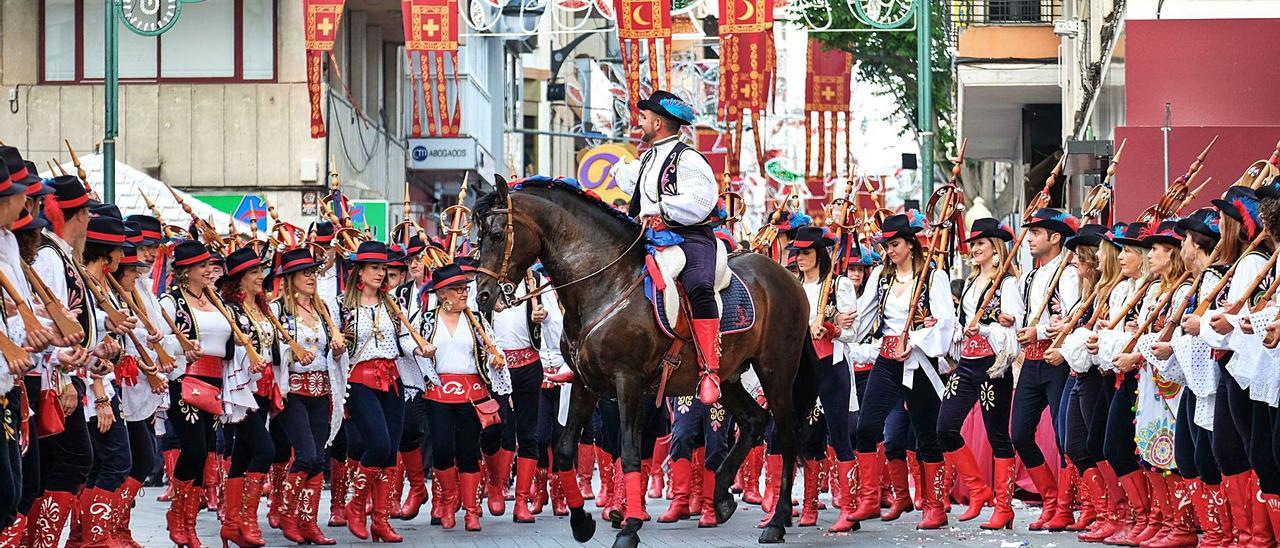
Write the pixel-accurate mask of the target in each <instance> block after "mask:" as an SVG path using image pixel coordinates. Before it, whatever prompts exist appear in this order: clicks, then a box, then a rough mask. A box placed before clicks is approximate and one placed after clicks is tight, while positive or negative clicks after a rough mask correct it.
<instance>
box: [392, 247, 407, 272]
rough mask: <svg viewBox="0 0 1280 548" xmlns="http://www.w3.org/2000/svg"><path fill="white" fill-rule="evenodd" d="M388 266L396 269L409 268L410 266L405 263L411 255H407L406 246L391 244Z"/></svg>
mask: <svg viewBox="0 0 1280 548" xmlns="http://www.w3.org/2000/svg"><path fill="white" fill-rule="evenodd" d="M387 259H389V260H388V261H387V266H394V267H396V268H408V267H409V265H408V264H405V261H407V260H408V259H409V254H408V253H405V251H404V246H402V245H400V244H391V245H389V246H387Z"/></svg>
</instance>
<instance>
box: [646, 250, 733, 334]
mask: <svg viewBox="0 0 1280 548" xmlns="http://www.w3.org/2000/svg"><path fill="white" fill-rule="evenodd" d="M717 248H718V252H717V253H716V285H715V288H716V305H717V306H718V307H719V309H720V333H722V334H726V335H727V334H732V333H741V332H743V331H747V330H749V329H751V328H752V326H754V325H755V323H756V308H755V302H754V301H753V300H752V298H751V292H750V291H749V290H748V289H747V284H746V283H744V282H743V281H742V279H741V278H739V277H738V275H737V274H735V273H734V272H733V271H732V270H730V269H729V258H728V251H727V250H726V249H725V248H724V246H722V245H721V246H717ZM652 257H653V259H654V262H655V263H656V264H657V271H658V272H657V273H656V275H658V276H660V277H661V278H662V281H661V282H660V283H655V281H654V280H653V276H654V275H655V273H654V272H653V270H650V271H649V272H648V274H647V275H646V276H645V281H644V291H645V297H647V298H648V299H649V302H650V303H652V304H653V314H654V317H655V318H656V319H657V320H658V326H659V327H661V328H662V332H663V333H664V334H666V336H668V337H671V338H676V329H675V322H674V320H675V319H676V318H678V317H679V314H680V306H681V302H682V301H683V296H682V295H681V292H680V289H679V286H678V285H677V284H676V281H675V279H676V277H678V276H679V275H680V272H681V271H682V270H683V269H684V264H685V256H684V251H683V250H681V249H680V248H679V247H678V246H670V247H665V248H660V249H658V250H657V251H656V252H655V253H654V254H653V255H652ZM659 287H661V288H662V289H658V288H659Z"/></svg>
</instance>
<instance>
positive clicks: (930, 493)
mask: <svg viewBox="0 0 1280 548" xmlns="http://www.w3.org/2000/svg"><path fill="white" fill-rule="evenodd" d="M920 474H921V478H922V479H923V481H922V482H921V484H920V487H923V488H922V489H920V490H921V491H923V492H924V493H923V496H922V497H921V499H922V500H923V501H924V512H923V514H924V515H922V516H921V519H920V523H919V524H918V525H916V529H941V528H943V527H946V525H947V510H946V506H945V505H944V504H943V502H942V499H943V497H945V496H946V494H945V493H944V492H943V487H944V486H945V485H946V481H947V480H946V468H945V466H944V465H943V463H941V462H921V463H920Z"/></svg>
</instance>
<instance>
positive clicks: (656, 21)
mask: <svg viewBox="0 0 1280 548" xmlns="http://www.w3.org/2000/svg"><path fill="white" fill-rule="evenodd" d="M613 5H614V12H615V13H616V14H617V18H618V42H619V44H620V45H621V46H622V48H621V50H622V64H623V69H624V71H625V72H626V74H627V94H628V95H629V96H630V100H629V101H627V103H628V104H630V105H631V125H633V126H634V125H637V124H638V123H639V116H640V111H639V109H637V108H636V103H638V102H639V101H640V99H641V98H643V97H644V94H643V92H642V91H641V89H640V64H641V48H640V45H641V43H643V44H644V50H645V53H646V56H647V58H648V60H649V87H650V89H651V90H652V89H659V88H662V89H668V90H670V89H671V0H613ZM659 45H661V48H659V47H658V46H659ZM659 55H661V59H662V70H661V74H663V75H664V76H665V80H666V84H665V85H662V86H660V85H659V80H658V75H659V70H658V68H659V67H658V59H659Z"/></svg>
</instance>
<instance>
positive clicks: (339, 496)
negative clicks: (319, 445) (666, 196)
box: [329, 459, 350, 527]
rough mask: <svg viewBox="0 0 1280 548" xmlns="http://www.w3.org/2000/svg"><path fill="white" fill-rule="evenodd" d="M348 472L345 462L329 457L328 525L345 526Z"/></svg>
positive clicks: (348, 482)
mask: <svg viewBox="0 0 1280 548" xmlns="http://www.w3.org/2000/svg"><path fill="white" fill-rule="evenodd" d="M349 484H350V474H349V473H348V472H347V463H346V462H345V461H341V460H338V459H329V527H346V526H347V487H348V485H349Z"/></svg>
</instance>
